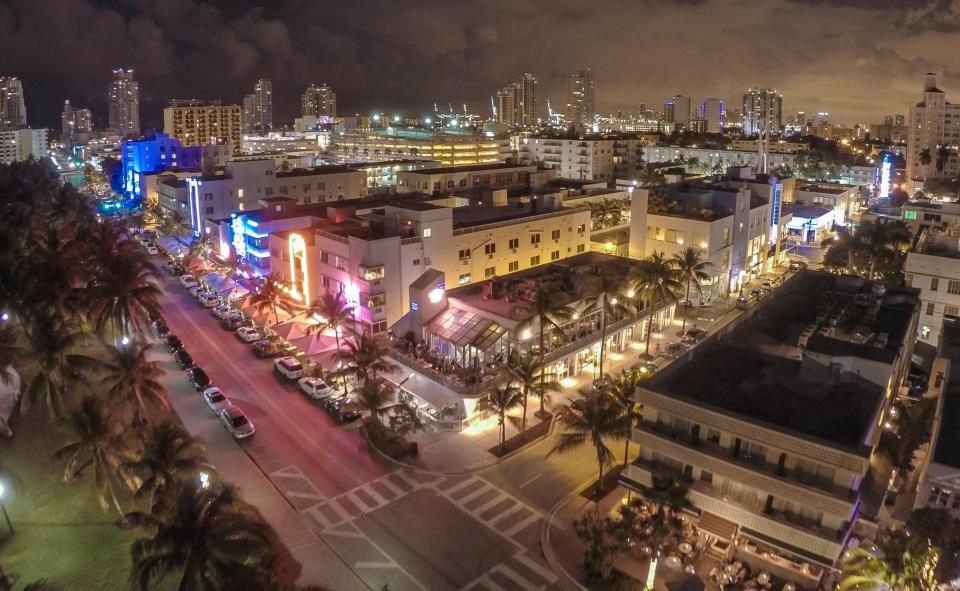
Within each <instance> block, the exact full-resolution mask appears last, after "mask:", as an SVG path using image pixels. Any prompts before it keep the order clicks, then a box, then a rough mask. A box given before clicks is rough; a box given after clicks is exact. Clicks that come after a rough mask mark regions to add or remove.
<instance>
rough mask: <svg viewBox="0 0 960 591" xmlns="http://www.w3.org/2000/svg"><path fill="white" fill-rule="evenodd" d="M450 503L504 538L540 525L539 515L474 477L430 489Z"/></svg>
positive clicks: (515, 499)
mask: <svg viewBox="0 0 960 591" xmlns="http://www.w3.org/2000/svg"><path fill="white" fill-rule="evenodd" d="M434 488H436V489H437V490H438V491H439V492H440V494H442V495H443V496H444V497H446V498H447V499H448V500H449V501H450V502H452V503H453V504H455V505H457V506H458V507H460V509H462V510H463V511H465V512H466V513H468V514H470V515H471V516H472V517H473V518H474V519H476V520H477V521H479V522H481V523H483V524H484V525H486V526H487V527H489V528H491V529H493V530H494V531H496V532H497V533H499V534H501V535H503V536H504V537H506V538H513V537H514V536H516V535H517V534H519V533H520V532H522V531H523V530H525V529H527V528H528V527H531V526H533V525H534V524H537V523H539V522H540V520H541V519H542V518H543V514H542V513H541V512H540V511H539V510H538V509H535V508H534V507H531V506H530V505H528V504H526V503H524V502H523V501H521V500H519V499H517V498H516V497H514V496H512V495H509V494H507V493H506V492H504V491H503V490H501V489H500V488H498V487H497V486H495V485H494V484H492V483H490V482H489V481H487V480H485V479H483V478H481V477H480V476H477V475H471V476H469V477H467V478H464V479H462V480H449V479H448V480H447V481H445V482H443V483H439V484H437V485H435V486H434Z"/></svg>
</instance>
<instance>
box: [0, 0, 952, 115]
mask: <svg viewBox="0 0 960 591" xmlns="http://www.w3.org/2000/svg"><path fill="white" fill-rule="evenodd" d="M0 31H2V32H3V34H0V55H3V56H4V60H3V63H2V65H0V67H3V68H5V69H6V70H7V71H6V72H2V73H11V74H14V75H19V76H20V77H21V78H23V79H24V82H25V84H26V92H27V101H28V105H27V106H28V112H29V115H30V120H31V123H33V124H34V125H51V126H55V125H56V124H57V120H58V117H59V111H60V105H61V104H62V101H63V99H65V98H70V99H71V100H72V101H73V102H75V103H80V104H89V105H91V106H93V108H94V110H95V116H97V117H98V118H100V119H103V118H104V117H105V113H106V111H105V101H104V98H103V96H104V93H105V90H106V87H107V84H108V83H109V78H110V69H111V68H113V67H117V66H124V67H133V68H134V69H136V71H137V76H138V78H139V79H140V82H141V88H142V102H143V104H142V118H143V119H144V124H145V125H147V126H150V125H154V126H155V125H159V123H160V118H161V112H160V109H161V108H162V106H163V103H164V102H166V100H167V99H169V98H172V97H178V98H184V97H198V98H221V99H223V100H224V101H229V102H236V101H239V100H240V97H241V96H242V95H243V94H245V93H247V92H250V91H251V89H252V87H253V84H254V81H255V80H256V79H257V78H258V77H261V76H265V77H269V78H271V79H272V80H273V82H274V96H275V98H274V102H275V120H276V121H278V122H289V121H291V120H292V118H293V116H294V115H295V114H296V111H297V109H298V106H299V94H300V92H302V89H303V88H304V87H305V86H306V85H307V84H309V83H311V82H328V83H330V84H331V85H333V86H334V88H335V89H336V91H337V93H338V102H339V105H340V109H341V111H342V112H358V111H359V112H368V111H370V110H372V109H377V110H380V109H383V110H388V109H399V110H403V111H406V112H408V113H415V114H419V113H425V112H427V111H428V110H430V109H431V108H432V104H433V102H437V103H439V104H440V105H446V104H447V103H448V102H452V103H453V104H454V105H457V106H459V105H461V104H462V103H464V102H466V103H468V105H469V106H470V107H471V108H473V109H475V110H479V111H482V112H487V111H488V109H489V107H488V105H489V97H490V95H491V94H492V93H494V92H495V91H496V88H497V87H498V86H499V85H501V84H503V83H504V82H505V81H507V80H509V79H511V78H514V77H516V76H517V75H519V73H520V72H522V71H524V70H526V71H532V72H534V73H536V74H537V75H538V76H539V77H540V80H541V95H542V96H544V97H546V98H552V99H553V100H552V103H553V104H554V105H559V104H560V101H561V99H562V89H563V79H564V76H565V74H566V73H567V72H568V71H570V70H573V69H576V68H580V67H583V66H586V65H589V66H590V67H592V68H593V70H594V72H595V75H596V78H597V84H598V102H599V104H600V107H601V109H603V110H614V109H620V108H622V109H627V110H632V109H636V108H637V107H638V105H639V104H640V103H647V104H650V105H658V104H660V103H662V101H663V100H664V99H665V98H667V97H668V96H670V95H672V94H674V93H677V92H681V93H683V94H688V95H691V96H693V97H694V98H695V99H697V100H699V99H700V98H702V97H704V96H719V97H721V98H727V99H730V100H731V101H732V102H733V103H736V102H737V98H736V97H738V96H739V95H740V94H742V91H743V90H744V89H745V88H746V87H749V86H753V85H769V86H774V87H776V88H778V89H780V90H781V91H782V92H783V94H784V97H785V108H786V109H788V110H790V111H793V110H798V109H802V110H807V111H816V110H828V111H830V112H831V113H832V115H833V117H834V119H840V120H845V121H847V122H850V123H853V122H858V121H866V122H869V121H871V120H873V119H875V118H877V117H879V116H880V115H881V114H882V113H885V112H905V111H906V108H907V106H908V105H909V104H911V103H913V102H915V101H916V97H917V94H918V92H917V89H918V87H919V81H918V80H919V75H920V74H922V73H923V72H925V71H927V70H932V71H936V72H939V73H943V74H944V75H945V78H946V79H945V80H944V83H943V86H945V87H946V90H948V91H951V90H953V89H955V90H956V93H957V94H960V79H958V77H957V76H956V75H955V73H957V72H960V55H957V53H956V52H955V51H953V50H952V48H954V47H956V46H957V42H958V41H960V0H931V1H929V2H926V1H916V2H906V3H904V2H898V1H895V0H873V1H870V2H867V1H861V0H841V1H839V2H838V1H836V0H830V1H829V2H828V1H826V0H823V1H821V0H699V1H691V2H672V1H668V0H661V1H655V0H598V1H595V2H583V1H582V0H542V1H539V0H538V1H533V0H529V1H519V2H518V1H516V0H460V1H455V0H443V1H434V2H427V1H425V0H407V1H405V2H396V1H395V0H350V1H316V0H274V1H272V2H253V1H250V0H229V1H227V0H223V1H221V2H212V1H204V0H163V1H160V2H156V1H148V0H142V1H140V0H0ZM951 84H953V86H951Z"/></svg>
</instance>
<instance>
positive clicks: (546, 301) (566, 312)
mask: <svg viewBox="0 0 960 591" xmlns="http://www.w3.org/2000/svg"><path fill="white" fill-rule="evenodd" d="M567 299H568V298H567V297H566V296H564V295H563V294H562V292H561V291H560V290H559V289H557V288H555V287H545V288H543V289H540V290H539V291H537V295H536V296H535V297H534V298H533V302H532V307H531V309H530V311H531V312H533V316H531V317H530V319H528V320H526V321H525V322H523V323H521V324H520V325H519V326H518V327H517V329H518V330H520V331H524V330H529V329H530V328H531V327H532V326H533V325H534V324H536V326H537V331H538V340H537V343H538V355H539V357H540V358H541V359H546V355H547V350H546V348H545V347H544V337H545V336H546V333H547V331H550V332H553V331H555V330H561V329H562V326H563V324H564V323H566V322H569V321H570V319H571V318H572V317H573V310H572V309H571V308H570V306H568V305H567V303H566V302H567ZM540 381H541V392H545V391H546V390H544V389H543V383H545V382H546V374H543V375H542V376H541V380H540ZM543 405H544V399H543V397H540V412H541V413H542V412H543Z"/></svg>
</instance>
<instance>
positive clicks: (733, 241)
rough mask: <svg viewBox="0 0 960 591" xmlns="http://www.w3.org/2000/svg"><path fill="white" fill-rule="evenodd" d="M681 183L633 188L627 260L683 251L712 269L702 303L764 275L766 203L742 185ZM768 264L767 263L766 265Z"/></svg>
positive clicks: (768, 222)
mask: <svg viewBox="0 0 960 591" xmlns="http://www.w3.org/2000/svg"><path fill="white" fill-rule="evenodd" d="M734 185H736V186H732V185H731V183H730V182H722V183H695V182H682V183H674V184H670V185H663V186H658V187H637V188H635V189H634V190H633V195H632V198H631V202H630V247H629V253H630V257H632V258H641V259H642V258H646V257H648V256H650V255H651V254H653V253H654V252H662V253H664V254H666V255H667V256H672V255H674V254H677V253H679V252H681V251H682V250H683V249H685V248H686V247H688V246H694V247H696V248H699V249H701V250H702V251H703V258H704V259H705V260H707V261H709V262H710V263H711V268H710V275H711V279H710V281H707V282H705V285H704V298H705V299H706V300H707V301H709V300H712V299H714V298H717V297H720V296H723V295H726V294H727V293H730V292H733V291H737V290H739V289H740V286H741V285H743V284H744V283H745V282H746V281H748V280H749V279H750V278H752V277H757V276H759V275H760V274H761V273H763V272H764V271H765V270H767V269H768V268H769V267H768V263H770V261H768V258H769V254H770V248H769V247H770V244H771V224H772V222H771V203H770V201H769V199H768V198H764V197H762V196H761V195H759V194H754V193H753V192H752V190H751V188H749V187H747V186H745V184H744V183H734ZM771 264H772V263H771Z"/></svg>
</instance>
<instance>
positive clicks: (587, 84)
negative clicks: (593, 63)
mask: <svg viewBox="0 0 960 591" xmlns="http://www.w3.org/2000/svg"><path fill="white" fill-rule="evenodd" d="M595 93H596V88H595V86H594V81H593V72H591V71H590V68H587V69H585V70H580V71H577V72H574V73H572V74H570V76H569V77H568V78H567V111H566V116H567V121H568V122H573V123H583V124H592V123H593V118H594V115H596V104H595V103H594V100H595V99H594V96H595Z"/></svg>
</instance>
